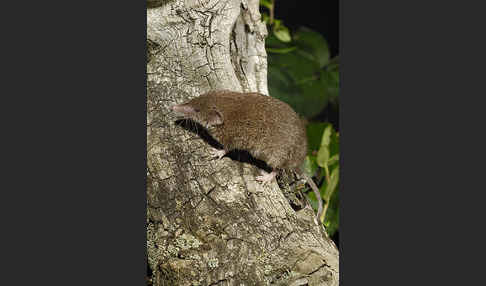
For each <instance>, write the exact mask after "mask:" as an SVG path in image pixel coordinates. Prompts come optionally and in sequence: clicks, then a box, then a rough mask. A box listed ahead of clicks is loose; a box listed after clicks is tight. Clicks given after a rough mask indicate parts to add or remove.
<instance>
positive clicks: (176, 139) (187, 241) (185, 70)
mask: <svg viewBox="0 0 486 286" xmlns="http://www.w3.org/2000/svg"><path fill="white" fill-rule="evenodd" d="M149 2H157V4H156V5H155V4H153V3H151V5H150V6H149V7H155V8H149V9H148V10H147V47H148V55H147V59H148V62H147V251H148V259H149V261H148V264H149V267H150V269H151V272H152V274H151V277H150V278H151V281H152V283H153V284H154V285H338V281H339V277H338V257H339V253H338V250H337V249H336V246H335V245H334V243H332V241H331V240H330V239H329V238H328V237H327V235H326V234H325V232H324V231H323V230H322V229H321V228H319V227H318V226H317V225H315V224H314V222H313V218H312V215H313V214H312V210H311V208H310V206H308V204H307V203H306V202H305V199H304V198H303V196H302V194H301V193H300V191H299V186H300V185H301V184H299V183H298V182H295V180H294V179H293V176H291V175H286V174H284V175H283V176H281V177H279V182H278V184H277V183H275V182H274V183H273V184H270V185H268V186H266V187H262V186H261V185H260V184H258V183H257V182H256V181H255V179H254V176H255V175H257V174H258V171H259V170H258V168H257V167H255V166H254V165H252V164H249V163H247V162H244V160H243V162H242V160H240V161H238V160H232V159H231V158H228V157H224V158H223V159H221V160H215V159H213V158H211V157H210V155H209V151H210V150H211V148H212V147H211V146H210V145H208V144H207V143H206V142H205V141H204V140H202V139H201V137H200V136H198V135H196V134H194V133H192V132H189V131H187V130H185V129H184V128H181V126H180V125H178V124H176V118H175V117H174V115H173V114H172V113H171V112H170V111H169V106H171V105H172V104H176V103H181V102H183V101H185V100H188V99H190V98H192V97H194V96H197V95H198V94H201V93H203V92H206V91H208V90H211V89H230V90H235V91H245V92H249V91H258V92H260V93H263V94H268V90H267V82H266V76H267V61H266V53H265V47H264V39H265V36H266V33H267V31H266V28H265V25H264V24H263V23H262V22H261V21H260V14H259V12H258V0H248V1H246V0H219V1H214V0H210V1H204V0H185V1H183V0H172V1H170V0H169V1H149ZM289 200H290V203H289Z"/></svg>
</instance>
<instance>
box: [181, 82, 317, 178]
mask: <svg viewBox="0 0 486 286" xmlns="http://www.w3.org/2000/svg"><path fill="white" fill-rule="evenodd" d="M174 110H176V111H182V113H184V115H185V116H186V117H189V118H191V119H193V120H194V121H196V122H198V123H200V124H201V125H203V126H206V127H208V130H209V132H210V134H211V135H212V136H213V137H214V138H215V139H216V140H218V141H219V143H221V144H222V145H223V146H224V149H225V151H226V152H228V151H230V150H232V149H241V150H246V151H248V152H250V154H251V155H252V156H253V157H255V158H257V159H261V160H263V161H265V162H266V163H267V164H268V165H269V166H270V167H272V168H274V169H292V170H297V171H298V169H299V167H300V166H301V165H302V163H303V162H304V159H305V156H306V154H307V137H306V131H305V125H304V122H303V121H302V120H301V118H300V117H299V116H298V115H297V113H295V111H294V110H292V108H291V107H290V106H289V105H288V104H286V103H284V102H282V101H280V100H278V99H276V98H273V97H270V96H264V95H261V94H259V93H239V92H233V91H211V92H208V93H205V94H203V95H201V96H199V97H196V98H194V99H192V100H190V101H189V102H187V103H185V104H181V105H178V108H177V107H176V108H174Z"/></svg>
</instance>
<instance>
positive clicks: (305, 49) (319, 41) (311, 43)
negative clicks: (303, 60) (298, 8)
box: [294, 27, 330, 67]
mask: <svg viewBox="0 0 486 286" xmlns="http://www.w3.org/2000/svg"><path fill="white" fill-rule="evenodd" d="M294 43H295V44H296V45H297V46H298V47H299V52H300V53H301V54H302V55H303V56H304V57H309V58H311V59H312V60H313V61H316V62H317V63H318V64H319V67H324V66H325V65H326V64H327V63H328V62H329V58H330V53H329V46H328V44H327V41H326V39H324V37H323V36H322V35H321V34H319V33H318V32H315V31H313V30H311V29H309V28H305V27H301V28H300V29H298V30H297V32H296V33H294Z"/></svg>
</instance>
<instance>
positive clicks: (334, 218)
mask: <svg viewBox="0 0 486 286" xmlns="http://www.w3.org/2000/svg"><path fill="white" fill-rule="evenodd" d="M324 225H325V226H326V231H327V233H328V235H329V236H333V235H334V233H335V232H336V231H337V230H338V229H339V192H338V191H335V192H334V194H333V195H332V197H331V201H330V202H329V208H328V209H327V212H326V219H325V220H324Z"/></svg>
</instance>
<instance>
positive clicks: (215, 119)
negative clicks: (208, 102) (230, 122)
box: [208, 110, 223, 126]
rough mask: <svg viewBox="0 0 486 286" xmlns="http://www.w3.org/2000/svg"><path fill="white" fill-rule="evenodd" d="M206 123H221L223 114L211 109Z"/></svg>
mask: <svg viewBox="0 0 486 286" xmlns="http://www.w3.org/2000/svg"><path fill="white" fill-rule="evenodd" d="M208 124H209V125H210V126H214V125H221V124H223V115H222V114H221V113H220V112H219V111H216V110H212V111H211V112H210V113H209V118H208Z"/></svg>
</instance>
